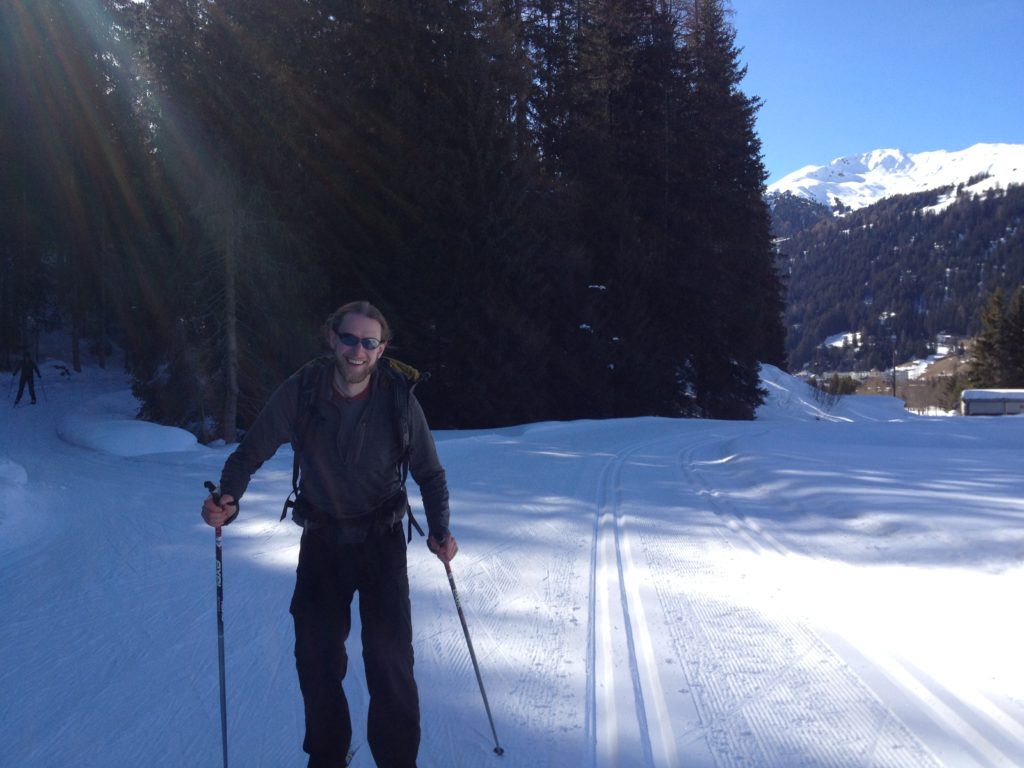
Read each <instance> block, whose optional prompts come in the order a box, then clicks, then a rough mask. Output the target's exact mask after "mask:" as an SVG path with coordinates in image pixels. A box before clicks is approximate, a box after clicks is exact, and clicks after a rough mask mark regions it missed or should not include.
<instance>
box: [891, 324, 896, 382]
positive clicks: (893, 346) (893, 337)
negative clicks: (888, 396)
mask: <svg viewBox="0 0 1024 768" xmlns="http://www.w3.org/2000/svg"><path fill="white" fill-rule="evenodd" d="M891 340H892V396H893V397H896V334H895V333H894V334H893V335H892V337H891Z"/></svg>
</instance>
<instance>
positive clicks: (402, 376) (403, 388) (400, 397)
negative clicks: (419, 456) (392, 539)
mask: <svg viewBox="0 0 1024 768" xmlns="http://www.w3.org/2000/svg"><path fill="white" fill-rule="evenodd" d="M383 362H385V363H387V366H386V368H385V370H386V371H387V374H388V375H387V379H385V381H387V382H388V384H387V385H388V386H390V387H391V389H392V391H393V392H394V396H395V421H396V425H395V426H396V428H397V429H398V440H399V445H401V447H402V453H401V459H400V460H399V461H400V463H399V471H400V472H401V474H402V489H403V490H404V489H405V483H406V480H408V478H409V453H410V451H411V448H412V437H411V424H410V416H409V403H410V401H411V400H412V391H413V390H414V389H415V388H416V385H417V384H419V383H420V382H421V381H426V380H427V379H428V378H430V376H429V374H424V373H420V372H419V371H418V370H416V369H415V368H413V367H412V366H411V365H408V364H407V363H403V362H401V361H399V360H395V359H394V358H393V357H385V358H384V359H383ZM406 515H407V516H408V518H409V534H408V540H409V541H412V531H413V528H415V529H416V532H417V533H419V535H420V536H424V535H425V534H424V533H423V528H422V527H420V524H419V522H417V520H416V518H415V516H414V515H413V513H412V507H411V506H409V502H408V499H407V500H406Z"/></svg>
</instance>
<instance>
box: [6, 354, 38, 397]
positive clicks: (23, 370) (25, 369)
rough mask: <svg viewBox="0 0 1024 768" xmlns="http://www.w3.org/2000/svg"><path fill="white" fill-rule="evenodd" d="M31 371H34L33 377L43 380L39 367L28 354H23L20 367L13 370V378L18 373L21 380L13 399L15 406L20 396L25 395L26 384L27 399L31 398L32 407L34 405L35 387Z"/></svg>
mask: <svg viewBox="0 0 1024 768" xmlns="http://www.w3.org/2000/svg"><path fill="white" fill-rule="evenodd" d="M33 371H35V375H36V376H38V377H39V378H40V379H41V378H43V374H41V373H40V372H39V366H38V365H36V364H35V363H34V362H33V360H32V357H31V356H30V355H29V353H28V352H25V356H24V357H23V358H22V360H21V365H20V366H19V367H17V368H15V369H14V375H15V376H17V375H18V374H19V373H20V374H21V380H20V381H19V382H18V396H17V397H15V398H14V404H15V405H17V404H18V403H20V402H21V396H22V395H24V394H25V385H26V384H28V394H29V397H31V398H32V405H35V404H36V385H35V383H34V378H33V375H32V372H33ZM8 391H9V390H8Z"/></svg>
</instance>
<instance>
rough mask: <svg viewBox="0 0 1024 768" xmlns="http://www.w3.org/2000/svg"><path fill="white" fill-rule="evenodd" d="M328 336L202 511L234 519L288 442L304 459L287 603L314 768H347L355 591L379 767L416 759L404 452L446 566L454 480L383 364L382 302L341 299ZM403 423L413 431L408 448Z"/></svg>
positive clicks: (370, 738)
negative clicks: (319, 357)
mask: <svg viewBox="0 0 1024 768" xmlns="http://www.w3.org/2000/svg"><path fill="white" fill-rule="evenodd" d="M325 334H326V337H327V341H328V343H329V344H330V348H331V352H332V353H333V356H332V357H331V358H330V359H328V360H326V361H325V363H326V364H324V362H321V363H318V361H314V362H313V363H309V364H307V365H306V366H305V367H304V368H303V369H301V370H300V371H298V372H296V373H295V374H293V375H292V376H291V377H289V378H288V379H287V380H286V381H285V382H284V383H283V384H282V385H281V386H280V387H279V388H278V389H277V391H276V392H274V394H273V395H271V397H270V400H269V401H268V402H267V404H266V406H265V407H264V409H263V411H262V412H261V413H260V415H259V416H258V417H257V419H256V421H255V422H254V423H253V425H252V427H251V428H250V430H249V431H248V432H247V433H246V435H245V437H244V439H243V440H242V442H241V443H240V444H239V446H238V448H237V449H236V450H235V452H234V453H232V454H231V456H230V457H228V460H227V462H226V463H225V465H224V470H223V472H222V474H221V482H220V488H219V491H220V496H219V503H218V502H215V501H214V498H213V496H211V497H210V498H207V499H206V501H205V503H204V504H203V518H204V519H205V520H206V522H207V523H209V524H210V525H212V526H219V525H226V524H227V523H229V522H231V520H233V519H234V517H235V516H237V514H238V500H239V499H240V498H241V497H242V494H243V493H245V489H246V487H247V486H248V483H249V479H250V477H251V476H252V474H253V473H254V472H255V471H256V470H257V469H258V468H259V466H260V465H261V464H262V463H263V462H264V461H266V460H267V459H269V458H270V457H271V456H272V455H273V454H274V452H275V451H276V450H277V448H278V447H279V446H280V445H281V444H282V443H285V442H289V441H290V442H291V443H292V446H293V448H295V450H296V451H297V455H298V462H299V466H300V468H301V482H300V483H299V490H298V498H297V499H296V509H295V517H296V520H297V521H300V520H301V521H304V522H303V532H302V540H301V546H300V549H299V566H298V570H297V575H296V583H295V592H294V595H293V596H292V602H291V609H290V610H291V614H292V617H293V619H294V623H295V662H296V667H297V669H298V674H299V687H300V688H301V690H302V697H303V702H304V704H305V713H306V736H305V740H304V742H303V749H304V750H305V752H307V753H308V754H309V768H325V767H327V768H341V766H343V765H344V763H345V757H346V754H347V752H348V749H349V747H350V743H351V739H352V724H351V720H350V716H349V709H348V702H347V700H346V698H345V693H344V691H343V690H342V680H343V679H344V677H345V672H346V669H347V665H348V657H347V655H346V652H345V640H346V638H347V637H348V634H349V630H350V628H351V614H350V607H351V602H352V597H353V594H354V593H355V592H356V591H358V592H359V615H360V619H361V622H362V640H363V661H364V666H365V669H366V684H367V689H368V691H369V694H370V704H369V712H368V723H367V742H368V743H369V746H370V750H371V752H372V753H373V757H374V760H375V761H376V763H377V765H378V766H380V767H381V768H412V767H413V766H415V765H416V754H417V752H418V750H419V741H420V724H419V697H418V693H417V689H416V682H415V680H414V678H413V646H412V620H411V609H410V604H409V577H408V573H407V570H406V540H405V536H404V531H403V527H402V521H403V518H404V516H405V514H406V513H407V511H408V503H407V500H406V495H405V488H404V472H403V470H402V465H403V463H404V461H405V460H407V461H408V468H409V471H410V473H411V474H412V477H413V479H414V480H415V481H416V483H417V485H419V487H420V494H421V496H422V498H423V506H424V509H425V511H426V515H427V522H428V525H429V538H428V546H429V547H430V549H431V551H433V552H434V553H435V554H436V555H437V556H438V557H439V558H440V559H441V560H442V561H444V562H448V561H449V560H451V558H453V557H454V556H455V553H456V552H457V550H458V545H457V544H456V542H455V538H454V537H453V536H451V535H450V533H449V531H448V487H447V483H446V480H445V473H444V469H443V468H442V466H441V463H440V461H439V460H438V457H437V451H436V449H435V447H434V441H433V438H432V437H431V434H430V431H429V429H428V427H427V422H426V419H425V418H424V415H423V411H422V409H421V408H420V405H419V403H418V402H417V400H416V398H415V397H414V396H413V394H412V392H411V385H410V382H409V380H408V378H407V377H406V376H404V375H401V374H399V373H398V372H396V370H395V368H394V367H393V366H392V365H391V364H390V362H391V361H390V360H389V359H388V360H384V362H383V363H381V360H382V357H383V355H384V351H385V349H386V348H387V344H388V341H389V340H390V338H391V330H390V327H389V325H388V323H387V320H385V318H384V316H383V315H382V314H381V312H380V310H378V309H377V308H376V307H374V306H373V305H372V304H369V303H368V302H365V301H362V302H354V303H351V304H346V305H344V306H343V307H341V308H339V309H338V310H337V311H336V312H335V313H334V314H333V315H332V316H331V317H330V318H329V319H328V322H327V325H326V326H325ZM378 363H381V364H380V365H378ZM303 392H308V393H310V394H309V395H307V396H306V397H304V396H303ZM304 399H308V400H310V402H309V403H304V402H302V401H303V400H304ZM400 426H402V427H404V429H405V430H406V431H407V435H408V438H407V442H408V446H407V455H406V456H403V453H404V452H405V451H403V448H404V447H405V446H403V438H402V434H403V433H402V429H400ZM298 432H302V433H303V434H298Z"/></svg>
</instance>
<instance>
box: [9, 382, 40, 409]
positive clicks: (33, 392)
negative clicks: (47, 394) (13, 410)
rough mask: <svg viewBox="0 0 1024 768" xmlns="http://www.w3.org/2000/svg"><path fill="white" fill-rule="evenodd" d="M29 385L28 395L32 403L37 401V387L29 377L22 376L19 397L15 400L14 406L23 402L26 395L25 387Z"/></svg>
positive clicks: (19, 384)
mask: <svg viewBox="0 0 1024 768" xmlns="http://www.w3.org/2000/svg"><path fill="white" fill-rule="evenodd" d="M26 384H28V394H29V396H30V397H31V398H32V402H33V403H34V402H35V401H36V385H35V384H34V383H33V382H32V379H31V378H29V377H27V376H22V377H21V381H20V382H18V396H17V397H16V398H14V404H15V405H17V404H18V403H20V402H21V396H22V395H23V394H25V385H26Z"/></svg>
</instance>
